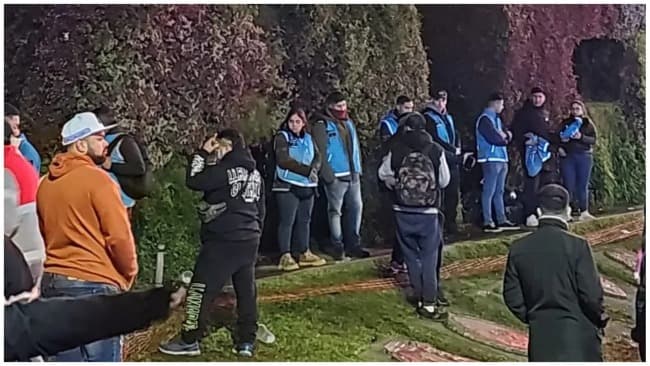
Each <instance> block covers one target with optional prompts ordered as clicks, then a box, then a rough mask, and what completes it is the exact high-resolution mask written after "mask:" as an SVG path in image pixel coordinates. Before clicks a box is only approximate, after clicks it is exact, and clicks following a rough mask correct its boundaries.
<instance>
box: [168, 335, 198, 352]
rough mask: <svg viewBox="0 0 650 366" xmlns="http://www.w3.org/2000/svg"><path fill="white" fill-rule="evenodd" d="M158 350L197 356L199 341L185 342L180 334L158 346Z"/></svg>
mask: <svg viewBox="0 0 650 366" xmlns="http://www.w3.org/2000/svg"><path fill="white" fill-rule="evenodd" d="M158 351H160V352H162V353H164V354H166V355H172V356H199V355H200V354H201V348H200V347H199V342H197V341H195V342H192V343H185V342H184V341H183V339H181V337H180V336H178V337H176V338H175V339H173V340H171V341H169V342H167V343H163V344H161V345H160V346H158Z"/></svg>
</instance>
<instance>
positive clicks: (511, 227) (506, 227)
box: [499, 220, 520, 231]
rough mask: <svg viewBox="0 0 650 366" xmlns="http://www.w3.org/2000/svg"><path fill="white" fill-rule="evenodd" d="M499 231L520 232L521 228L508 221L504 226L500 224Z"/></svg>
mask: <svg viewBox="0 0 650 366" xmlns="http://www.w3.org/2000/svg"><path fill="white" fill-rule="evenodd" d="M499 229H501V230H503V231H515V230H519V229H520V227H519V225H515V224H513V223H512V222H510V221H508V220H506V221H504V222H503V223H502V224H499Z"/></svg>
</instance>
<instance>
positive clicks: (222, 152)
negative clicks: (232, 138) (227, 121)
mask: <svg viewBox="0 0 650 366" xmlns="http://www.w3.org/2000/svg"><path fill="white" fill-rule="evenodd" d="M231 151H232V145H221V146H219V148H218V149H217V159H218V160H221V159H223V157H224V156H225V155H226V154H227V153H229V152H231Z"/></svg>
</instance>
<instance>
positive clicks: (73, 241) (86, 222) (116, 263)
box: [36, 153, 138, 290]
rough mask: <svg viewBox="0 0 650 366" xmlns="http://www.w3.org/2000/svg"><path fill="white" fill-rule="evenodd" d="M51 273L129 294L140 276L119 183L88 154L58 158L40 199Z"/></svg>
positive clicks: (40, 214) (53, 162) (59, 155)
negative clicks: (115, 287) (113, 287)
mask: <svg viewBox="0 0 650 366" xmlns="http://www.w3.org/2000/svg"><path fill="white" fill-rule="evenodd" d="M36 204H37V208H38V215H39V222H40V227H41V232H42V233H43V238H44V239H45V248H46V253H47V259H46V261H45V271H46V272H49V273H55V274H60V275H64V276H68V277H72V278H75V279H79V280H83V281H91V282H99V283H106V284H111V285H114V286H118V287H119V288H121V289H123V290H128V289H129V288H130V287H131V285H132V284H133V281H134V280H135V276H136V274H137V273H138V263H137V260H136V250H135V243H134V240H133V234H132V233H131V224H130V223H129V219H128V216H127V213H126V208H125V207H124V206H123V205H122V200H121V198H120V191H119V187H118V185H117V184H116V183H115V182H114V181H113V180H112V179H111V178H110V177H109V176H108V174H107V173H106V172H105V171H104V170H103V169H101V168H100V167H98V166H96V165H95V164H94V162H93V161H92V159H90V157H88V156H85V155H84V156H81V155H77V154H73V153H63V154H58V155H56V156H55V157H54V160H53V161H52V164H51V165H50V167H49V174H48V175H47V176H46V177H45V178H44V179H43V181H42V182H41V184H40V186H39V188H38V193H37V196H36Z"/></svg>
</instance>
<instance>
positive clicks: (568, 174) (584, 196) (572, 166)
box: [560, 152, 594, 212]
mask: <svg viewBox="0 0 650 366" xmlns="http://www.w3.org/2000/svg"><path fill="white" fill-rule="evenodd" d="M593 166H594V156H593V155H592V154H591V153H587V152H585V153H570V154H567V156H566V157H564V158H562V159H561V160H560V169H561V170H562V181H563V183H564V187H565V188H566V189H567V191H569V195H570V197H571V201H572V202H577V203H578V208H579V209H580V212H584V211H587V210H588V209H589V180H590V179H591V169H592V167H593Z"/></svg>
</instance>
